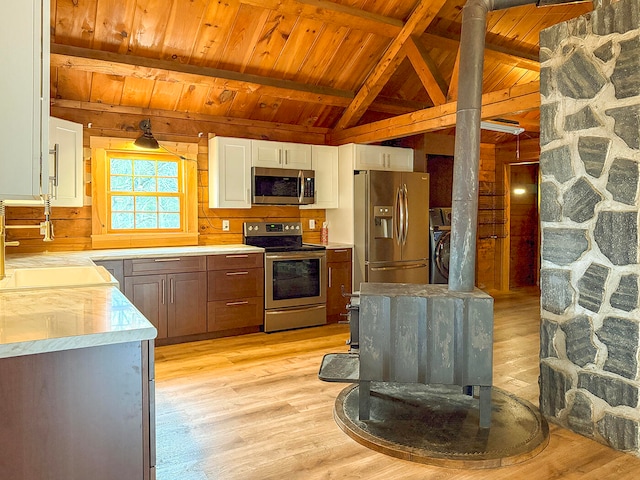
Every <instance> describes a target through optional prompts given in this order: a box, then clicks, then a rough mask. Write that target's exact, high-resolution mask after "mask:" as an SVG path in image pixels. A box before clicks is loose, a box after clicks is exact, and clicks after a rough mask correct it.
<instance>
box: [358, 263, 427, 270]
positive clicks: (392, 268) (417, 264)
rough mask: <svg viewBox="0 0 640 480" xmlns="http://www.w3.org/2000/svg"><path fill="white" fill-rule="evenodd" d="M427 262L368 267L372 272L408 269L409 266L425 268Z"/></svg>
mask: <svg viewBox="0 0 640 480" xmlns="http://www.w3.org/2000/svg"><path fill="white" fill-rule="evenodd" d="M428 266H429V264H428V263H412V264H410V265H398V266H395V267H370V269H371V271H372V272H384V271H388V270H409V269H411V268H426V267H428Z"/></svg>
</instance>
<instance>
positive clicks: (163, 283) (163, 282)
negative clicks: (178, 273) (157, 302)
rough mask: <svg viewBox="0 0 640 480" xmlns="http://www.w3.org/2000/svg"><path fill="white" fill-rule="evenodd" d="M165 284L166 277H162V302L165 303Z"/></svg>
mask: <svg viewBox="0 0 640 480" xmlns="http://www.w3.org/2000/svg"><path fill="white" fill-rule="evenodd" d="M164 285H165V281H164V278H163V279H162V304H163V305H164Z"/></svg>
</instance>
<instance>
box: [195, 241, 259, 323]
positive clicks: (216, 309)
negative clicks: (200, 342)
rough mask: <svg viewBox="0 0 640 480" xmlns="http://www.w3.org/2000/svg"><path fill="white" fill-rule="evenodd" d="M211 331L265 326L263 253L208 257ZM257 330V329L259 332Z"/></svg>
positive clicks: (208, 297) (208, 312)
mask: <svg viewBox="0 0 640 480" xmlns="http://www.w3.org/2000/svg"><path fill="white" fill-rule="evenodd" d="M207 269H208V271H207V292H208V293H207V300H208V303H207V330H208V331H209V332H222V331H226V330H228V331H231V330H234V329H242V328H247V327H261V326H262V325H263V323H264V258H263V254H261V253H251V254H229V255H211V256H209V257H207ZM256 329H257V328H256Z"/></svg>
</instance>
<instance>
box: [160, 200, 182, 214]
mask: <svg viewBox="0 0 640 480" xmlns="http://www.w3.org/2000/svg"><path fill="white" fill-rule="evenodd" d="M159 200H160V208H158V211H160V212H179V211H180V199H179V198H177V197H159Z"/></svg>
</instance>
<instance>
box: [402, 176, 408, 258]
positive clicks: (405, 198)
mask: <svg viewBox="0 0 640 480" xmlns="http://www.w3.org/2000/svg"><path fill="white" fill-rule="evenodd" d="M402 201H403V204H404V227H403V229H402V245H403V246H404V245H406V243H407V235H409V193H408V191H407V184H406V183H405V184H403V185H402Z"/></svg>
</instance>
